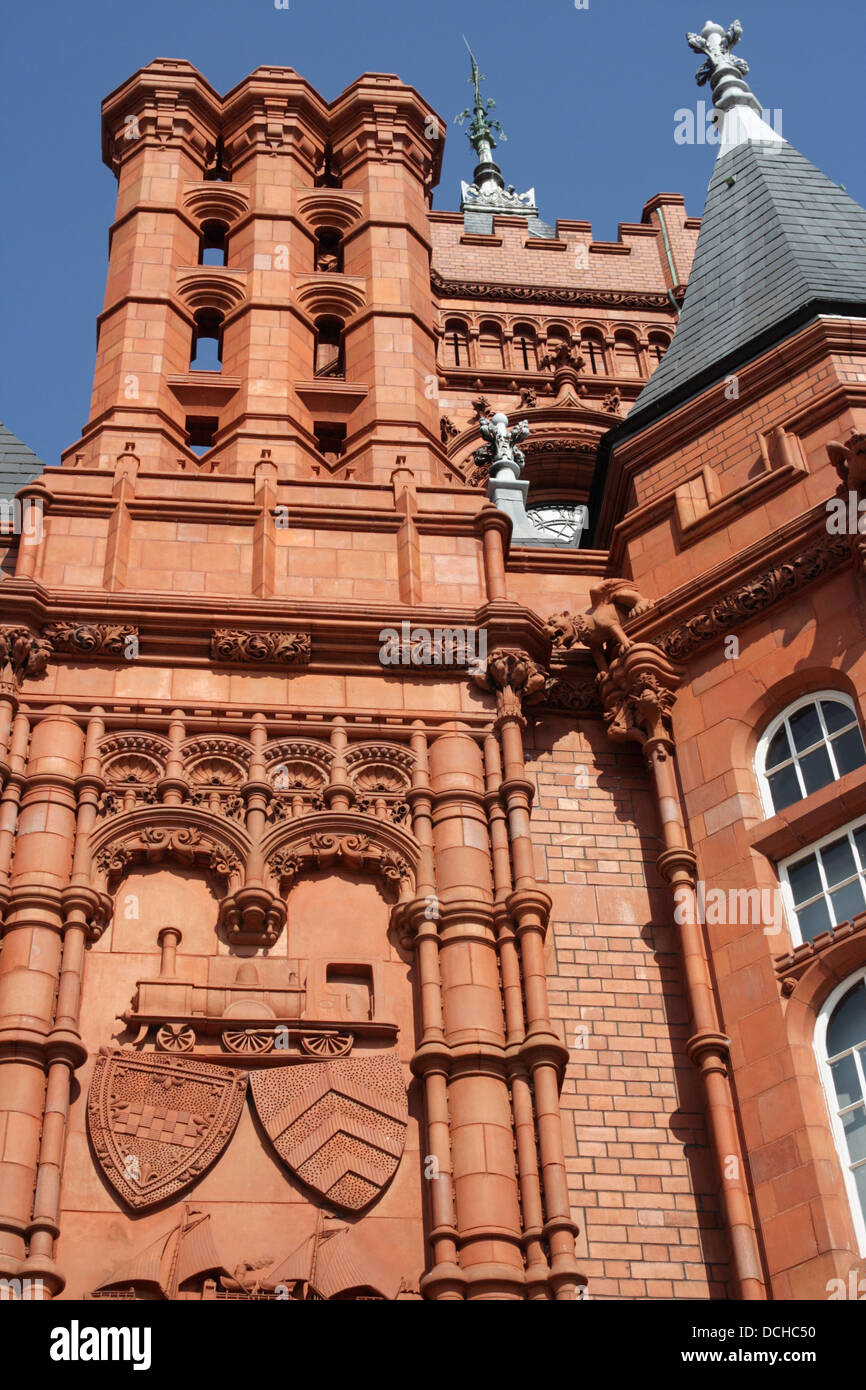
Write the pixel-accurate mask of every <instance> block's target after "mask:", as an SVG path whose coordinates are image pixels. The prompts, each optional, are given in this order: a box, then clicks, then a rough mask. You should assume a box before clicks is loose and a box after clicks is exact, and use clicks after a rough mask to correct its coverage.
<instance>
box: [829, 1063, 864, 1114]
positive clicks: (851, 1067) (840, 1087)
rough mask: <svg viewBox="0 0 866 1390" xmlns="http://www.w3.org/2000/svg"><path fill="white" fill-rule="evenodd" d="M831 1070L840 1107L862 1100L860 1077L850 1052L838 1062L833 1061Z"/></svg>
mask: <svg viewBox="0 0 866 1390" xmlns="http://www.w3.org/2000/svg"><path fill="white" fill-rule="evenodd" d="M830 1070H831V1072H832V1073H833V1084H834V1086H835V1087H836V1098H837V1100H838V1101H839V1105H840V1107H841V1106H844V1105H853V1104H854V1102H855V1100H862V1096H861V1094H860V1078H859V1077H858V1075H857V1067H856V1065H855V1062H854V1058H853V1057H852V1056H851V1054H850V1053H849V1054H848V1056H847V1057H840V1058H839V1061H838V1062H833V1063H832V1064H831V1066H830Z"/></svg>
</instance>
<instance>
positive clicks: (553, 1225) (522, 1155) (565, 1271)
mask: <svg viewBox="0 0 866 1390" xmlns="http://www.w3.org/2000/svg"><path fill="white" fill-rule="evenodd" d="M476 681H477V683H478V684H479V685H480V686H481V687H482V688H483V689H488V690H492V691H493V692H494V693H495V696H496V723H495V726H494V727H495V730H496V732H498V734H499V738H500V740H501V746H502V768H501V770H500V762H499V750H498V748H497V746H496V741H495V739H492V738H491V739H488V740H487V743H486V745H485V755H486V763H487V797H486V804H487V811H488V816H489V818H490V838H491V844H492V847H493V863H494V881H495V884H496V889H497V913H496V919H497V923H498V927H499V931H498V945H499V954H500V968H501V972H502V985H503V991H504V993H505V1006H506V1021H507V1026H508V1036H509V1049H508V1051H509V1076H510V1081H511V1089H512V1102H513V1106H514V1118H515V1125H516V1129H517V1136H518V1167H519V1173H520V1183H521V1196H522V1200H523V1215H524V1224H525V1232H524V1239H525V1245H526V1250H527V1283H528V1285H529V1287H530V1290H531V1294H530V1296H532V1297H539V1296H543V1295H542V1294H541V1292H540V1280H541V1278H543V1274H542V1269H543V1262H544V1260H545V1254H544V1247H545V1246H546V1248H547V1250H548V1251H549V1256H550V1273H549V1276H548V1287H549V1289H550V1290H552V1293H553V1297H554V1298H555V1299H557V1300H572V1299H574V1297H575V1294H576V1290H577V1288H578V1286H579V1285H583V1284H585V1282H586V1281H585V1278H584V1277H583V1276H582V1275H581V1274H580V1272H579V1270H578V1267H577V1264H576V1262H575V1258H574V1238H575V1236H576V1235H577V1229H578V1228H577V1226H576V1224H575V1222H574V1221H573V1220H572V1216H571V1204H570V1201H569V1195H568V1184H567V1177H566V1169H565V1151H564V1147H563V1140H562V1117H561V1112H560V1108H559V1084H560V1078H561V1076H562V1073H563V1071H564V1068H565V1064H566V1062H567V1060H568V1051H567V1049H566V1048H565V1047H564V1045H563V1043H562V1042H561V1041H560V1039H559V1038H558V1037H557V1036H556V1034H555V1033H554V1031H553V1026H552V1024H551V1021H550V1011H549V1005H548V998H547V972H546V969H545V963H544V939H545V935H546V932H547V924H548V920H549V917H550V908H551V901H550V898H549V897H548V896H547V894H546V893H543V892H542V891H541V890H540V889H539V887H538V884H537V882H536V879H535V870H534V864H533V849H532V839H531V835H530V828H529V822H530V811H531V807H532V795H533V788H532V784H531V782H529V781H528V779H527V777H526V767H525V761H524V752H523V730H524V728H525V727H526V720H525V718H524V715H523V708H522V706H523V704H524V702H531V701H532V700H533V698H535V699H537V698H539V696H540V695H542V694H543V691H544V687H545V683H546V677H545V673H544V671H543V670H542V669H541V668H540V667H539V666H537V665H536V663H535V662H534V661H533V660H532V659H531V657H529V656H528V655H527V654H526V652H523V651H514V650H509V649H505V648H500V649H497V650H496V651H494V652H492V653H491V655H490V657H489V659H488V662H487V668H486V671H485V672H484V673H482V674H480V675H479V676H477V677H476ZM503 811H504V823H503V819H502V814H501V813H502V812H503ZM503 830H507V841H506V836H505V835H504V834H503ZM508 846H510V863H511V868H510V869H509V864H508V858H509V856H508V855H507V854H506V850H507V848H508ZM512 872H513V889H512V891H510V892H507V888H508V886H509V879H510V877H511V873H512ZM515 941H516V943H517V950H518V952H519V974H518V969H517V965H518V962H517V960H516V959H515V950H514V944H513V943H514V942H515ZM520 975H522V981H523V990H522V993H523V1004H522V1005H521V1001H520V998H519V994H518V986H519V979H520ZM524 1007H525V1033H524V1031H523V1018H522V1010H523V1008H524ZM518 1033H519V1035H520V1041H519V1043H518V1042H516V1035H517V1034H518ZM527 1078H531V1083H532V1093H533V1094H534V1098H535V1120H534V1124H533V1121H532V1100H531V1096H530V1093H529V1088H528V1086H527ZM536 1138H537V1151H538V1155H539V1158H540V1162H541V1178H542V1184H541V1192H539V1188H538V1175H537V1164H536V1161H535V1155H534V1152H533V1149H534V1146H535V1142H536ZM542 1194H543V1212H544V1220H543V1225H542V1226H541V1227H540V1229H539V1225H538V1223H539V1221H540V1220H541V1219H542V1204H541V1200H540V1198H541V1196H542ZM542 1240H543V1244H542V1243H541V1242H542Z"/></svg>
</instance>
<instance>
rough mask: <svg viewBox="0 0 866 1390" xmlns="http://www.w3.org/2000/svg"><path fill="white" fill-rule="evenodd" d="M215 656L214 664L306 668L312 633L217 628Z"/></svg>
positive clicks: (214, 634)
mask: <svg viewBox="0 0 866 1390" xmlns="http://www.w3.org/2000/svg"><path fill="white" fill-rule="evenodd" d="M211 656H212V658H213V660H214V661H231V662H237V663H240V664H243V665H258V664H266V663H267V664H270V665H279V666H292V665H295V666H304V665H306V663H307V662H308V661H309V659H310V634H309V633H308V632H282V631H276V630H273V629H272V630H271V631H269V632H254V631H250V630H249V629H243V628H215V629H214V632H213V634H212V636H211Z"/></svg>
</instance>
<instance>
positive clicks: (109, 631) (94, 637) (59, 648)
mask: <svg viewBox="0 0 866 1390" xmlns="http://www.w3.org/2000/svg"><path fill="white" fill-rule="evenodd" d="M42 635H43V637H44V638H45V639H46V640H47V641H48V642H49V643H50V645H51V647H52V649H53V650H54V651H55V652H57V653H58V654H62V655H64V656H111V657H128V655H129V652H130V649H132V650H134V651H136V652H137V648H138V641H139V634H138V628H137V627H131V626H129V625H128V624H125V623H77V622H73V621H72V620H66V619H64V620H63V621H61V622H56V623H49V624H48V626H47V627H46V628H45V629H44V630H43V634H42Z"/></svg>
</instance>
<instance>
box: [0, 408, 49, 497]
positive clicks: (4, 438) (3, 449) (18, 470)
mask: <svg viewBox="0 0 866 1390" xmlns="http://www.w3.org/2000/svg"><path fill="white" fill-rule="evenodd" d="M44 472H45V464H44V463H43V462H42V459H41V458H39V456H38V454H34V452H33V450H32V449H28V447H27V445H26V444H24V443H22V441H21V440H20V439H18V438H17V436H16V435H14V434H13V433H12V431H11V430H8V429H7V428H6V426H5V425H0V497H14V496H15V494H16V492H18V490H19V488H22V487H24V486H25V485H26V484H27V483H32V482H33V479H34V478H38V477H39V476H40V474H42V473H44Z"/></svg>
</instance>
